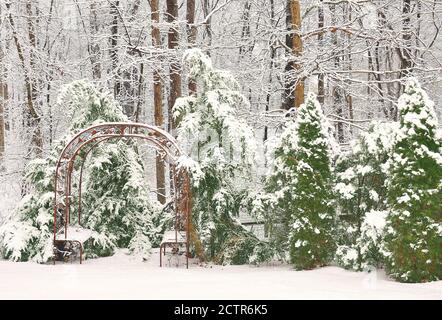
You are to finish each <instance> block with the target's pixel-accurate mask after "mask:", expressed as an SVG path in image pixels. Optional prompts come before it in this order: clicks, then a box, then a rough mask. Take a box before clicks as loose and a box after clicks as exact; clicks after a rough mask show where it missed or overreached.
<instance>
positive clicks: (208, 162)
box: [174, 49, 265, 264]
mask: <svg viewBox="0 0 442 320" xmlns="http://www.w3.org/2000/svg"><path fill="white" fill-rule="evenodd" d="M184 61H185V64H186V66H187V67H188V70H189V78H190V80H191V81H193V82H194V83H196V85H197V88H198V90H197V92H196V95H191V96H189V97H183V98H179V99H178V100H177V102H176V104H175V106H174V116H175V119H177V122H178V128H177V132H178V141H179V142H180V144H181V145H182V146H184V148H185V149H186V150H187V152H188V156H186V157H182V158H181V159H180V161H179V164H180V166H184V167H186V168H188V170H189V171H190V173H191V183H192V198H193V200H192V202H193V208H192V216H193V225H194V226H195V229H196V231H197V232H198V234H199V238H200V239H201V243H202V247H203V250H204V254H205V257H206V258H207V259H208V260H210V261H214V262H216V263H222V264H242V263H249V262H255V261H257V260H263V259H264V252H265V249H264V247H265V246H264V244H263V243H261V242H260V241H259V240H258V239H257V238H256V236H254V235H253V234H252V233H250V232H248V231H247V230H246V229H245V228H244V227H243V226H242V225H241V223H240V222H239V220H238V219H237V218H238V215H239V210H240V205H241V200H242V198H243V197H244V193H245V190H246V187H245V182H247V181H249V182H250V176H251V175H250V172H251V170H252V169H253V167H254V165H255V163H254V161H255V155H256V152H255V151H256V143H255V139H254V133H253V130H252V129H251V128H250V127H249V126H248V125H247V123H246V122H245V121H244V120H242V119H241V118H240V117H239V116H238V111H240V110H241V109H248V108H249V105H248V101H247V99H246V98H245V97H244V96H243V95H242V94H241V93H240V91H239V90H240V87H239V85H238V83H237V82H236V81H235V79H234V78H233V77H232V76H231V75H230V74H229V73H228V72H225V71H221V70H216V69H214V68H213V67H212V62H211V60H210V59H209V58H208V57H207V56H206V55H204V54H203V53H202V52H201V50H199V49H190V50H187V51H186V53H185V55H184Z"/></svg>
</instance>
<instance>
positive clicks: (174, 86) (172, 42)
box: [166, 0, 181, 135]
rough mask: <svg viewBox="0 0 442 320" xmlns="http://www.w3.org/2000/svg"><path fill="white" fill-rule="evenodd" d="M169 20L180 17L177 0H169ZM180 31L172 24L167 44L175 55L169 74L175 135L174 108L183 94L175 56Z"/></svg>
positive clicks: (172, 121)
mask: <svg viewBox="0 0 442 320" xmlns="http://www.w3.org/2000/svg"><path fill="white" fill-rule="evenodd" d="M166 5H167V21H168V22H169V23H170V24H173V23H174V22H175V21H176V20H177V19H178V3H177V0H167V1H166ZM178 40H179V36H178V31H177V26H171V27H170V28H169V33H168V42H167V46H168V48H169V50H170V52H171V54H172V55H173V57H172V58H171V62H170V67H169V74H170V92H169V103H168V110H167V111H168V120H169V121H168V122H169V125H168V129H169V132H171V133H172V134H173V135H175V128H176V123H175V120H174V119H173V113H172V109H173V106H174V105H175V101H176V99H177V98H178V97H180V96H181V74H180V72H181V67H180V63H179V61H178V58H177V57H176V56H174V55H175V54H174V51H175V50H176V49H177V48H178Z"/></svg>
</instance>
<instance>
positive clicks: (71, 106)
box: [0, 80, 158, 262]
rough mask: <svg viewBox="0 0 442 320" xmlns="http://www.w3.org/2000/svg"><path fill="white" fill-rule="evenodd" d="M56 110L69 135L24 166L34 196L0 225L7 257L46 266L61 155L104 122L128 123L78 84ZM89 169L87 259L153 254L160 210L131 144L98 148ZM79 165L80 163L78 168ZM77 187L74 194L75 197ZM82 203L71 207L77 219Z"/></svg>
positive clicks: (108, 101)
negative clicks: (66, 119)
mask: <svg viewBox="0 0 442 320" xmlns="http://www.w3.org/2000/svg"><path fill="white" fill-rule="evenodd" d="M58 106H59V107H60V108H61V107H62V108H65V110H66V114H67V115H68V116H70V117H71V121H70V124H69V129H68V130H67V131H68V132H67V133H66V134H65V135H64V136H63V137H62V138H61V139H60V140H59V141H57V142H56V143H55V146H54V149H53V150H51V152H50V154H49V155H48V156H47V157H46V158H45V159H36V160H33V161H31V162H30V163H29V165H28V166H27V168H26V172H25V178H26V180H27V181H28V183H29V184H30V185H31V186H32V187H33V192H32V193H31V194H29V195H27V196H25V197H24V198H23V200H22V201H21V203H20V205H19V206H18V208H17V209H16V210H14V211H13V212H12V213H11V214H10V216H9V217H7V219H6V221H5V222H4V223H3V224H2V226H0V247H2V249H3V250H2V251H3V256H4V257H5V258H7V259H11V260H14V261H27V260H33V261H37V262H46V261H48V260H49V259H51V257H52V253H53V251H52V248H53V244H52V239H53V238H52V236H53V234H52V227H53V207H52V206H53V200H54V199H53V195H54V194H53V191H54V185H53V183H54V174H55V166H56V163H57V161H58V156H59V154H60V153H61V151H62V149H63V147H64V146H65V145H66V143H67V142H68V141H69V140H70V138H71V137H72V136H73V135H74V134H76V133H77V132H79V131H80V130H82V129H84V128H86V127H88V126H90V125H93V124H97V123H100V122H114V121H127V118H126V117H125V116H124V115H123V113H122V110H121V107H120V106H119V105H118V104H117V103H116V102H115V101H114V100H113V99H112V98H111V97H110V96H109V95H108V94H105V93H101V92H99V91H98V90H97V89H96V88H95V87H94V86H93V85H91V84H90V83H88V82H86V81H83V80H80V81H74V82H73V83H71V84H69V85H67V86H65V87H64V88H63V89H62V91H61V93H60V96H59V99H58ZM88 159H92V160H88V161H91V162H90V163H89V162H88V163H87V164H86V165H85V168H86V172H85V173H84V176H85V178H86V181H85V183H84V184H83V188H84V190H83V195H84V196H83V210H82V225H83V226H85V227H88V228H90V229H91V230H92V234H91V239H90V240H88V241H87V242H86V243H85V251H86V256H87V257H96V256H105V255H110V254H112V253H113V252H114V250H115V248H117V247H129V248H130V249H131V250H132V251H133V252H134V251H137V252H142V253H143V254H144V255H146V254H148V253H149V249H150V247H151V243H152V241H153V242H155V241H158V232H157V229H158V228H157V227H155V226H154V225H153V220H154V218H155V216H156V215H157V212H158V210H157V209H156V208H155V205H154V204H151V203H149V201H148V200H147V199H148V197H147V195H148V186H147V185H145V184H144V183H143V182H141V183H140V181H144V179H140V176H141V175H142V174H143V167H142V165H141V162H140V158H139V156H138V155H137V154H136V153H135V152H134V150H133V145H132V143H130V142H125V141H119V142H108V143H103V144H100V145H98V146H97V147H96V148H95V150H94V151H93V152H92V154H90V155H89V157H88ZM75 165H76V166H78V165H79V163H76V164H75ZM76 187H77V186H76V185H74V186H73V188H74V189H73V194H77V191H78V190H76V189H75V188H76ZM77 204H78V199H75V200H74V203H73V205H72V206H71V209H72V210H73V211H72V219H73V221H72V222H73V223H78V221H76V218H77V215H76V210H77Z"/></svg>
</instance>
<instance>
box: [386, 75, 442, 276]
mask: <svg viewBox="0 0 442 320" xmlns="http://www.w3.org/2000/svg"><path fill="white" fill-rule="evenodd" d="M398 107H399V113H400V128H399V131H398V134H397V135H396V139H395V144H394V147H393V155H392V158H391V164H390V172H391V178H390V179H389V181H388V204H389V207H390V213H389V216H388V218H387V235H386V250H387V252H388V257H387V271H388V273H389V274H390V275H391V276H392V277H393V278H395V279H397V280H399V281H401V282H425V281H432V280H437V279H440V278H441V276H442V274H441V258H442V257H441V255H442V253H441V249H442V240H441V239H442V224H441V212H442V189H441V179H442V157H441V144H440V141H438V139H437V138H436V130H437V124H438V122H437V117H436V114H435V111H434V103H433V102H432V101H431V100H430V99H429V97H428V96H427V94H426V92H425V91H424V90H422V88H421V86H420V85H419V83H418V81H417V80H415V79H410V80H409V81H408V82H407V84H406V87H405V91H404V94H403V95H402V96H401V97H400V99H399V103H398Z"/></svg>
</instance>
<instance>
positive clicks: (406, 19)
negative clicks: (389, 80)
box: [401, 0, 413, 77]
mask: <svg viewBox="0 0 442 320" xmlns="http://www.w3.org/2000/svg"><path fill="white" fill-rule="evenodd" d="M410 14H411V0H403V5H402V40H403V46H404V47H403V48H402V57H401V73H402V75H401V76H402V77H406V76H408V75H409V74H410V72H411V70H410V69H411V67H412V65H413V61H412V57H411V50H412V48H411V46H412V43H411V26H410V23H411V17H410Z"/></svg>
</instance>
